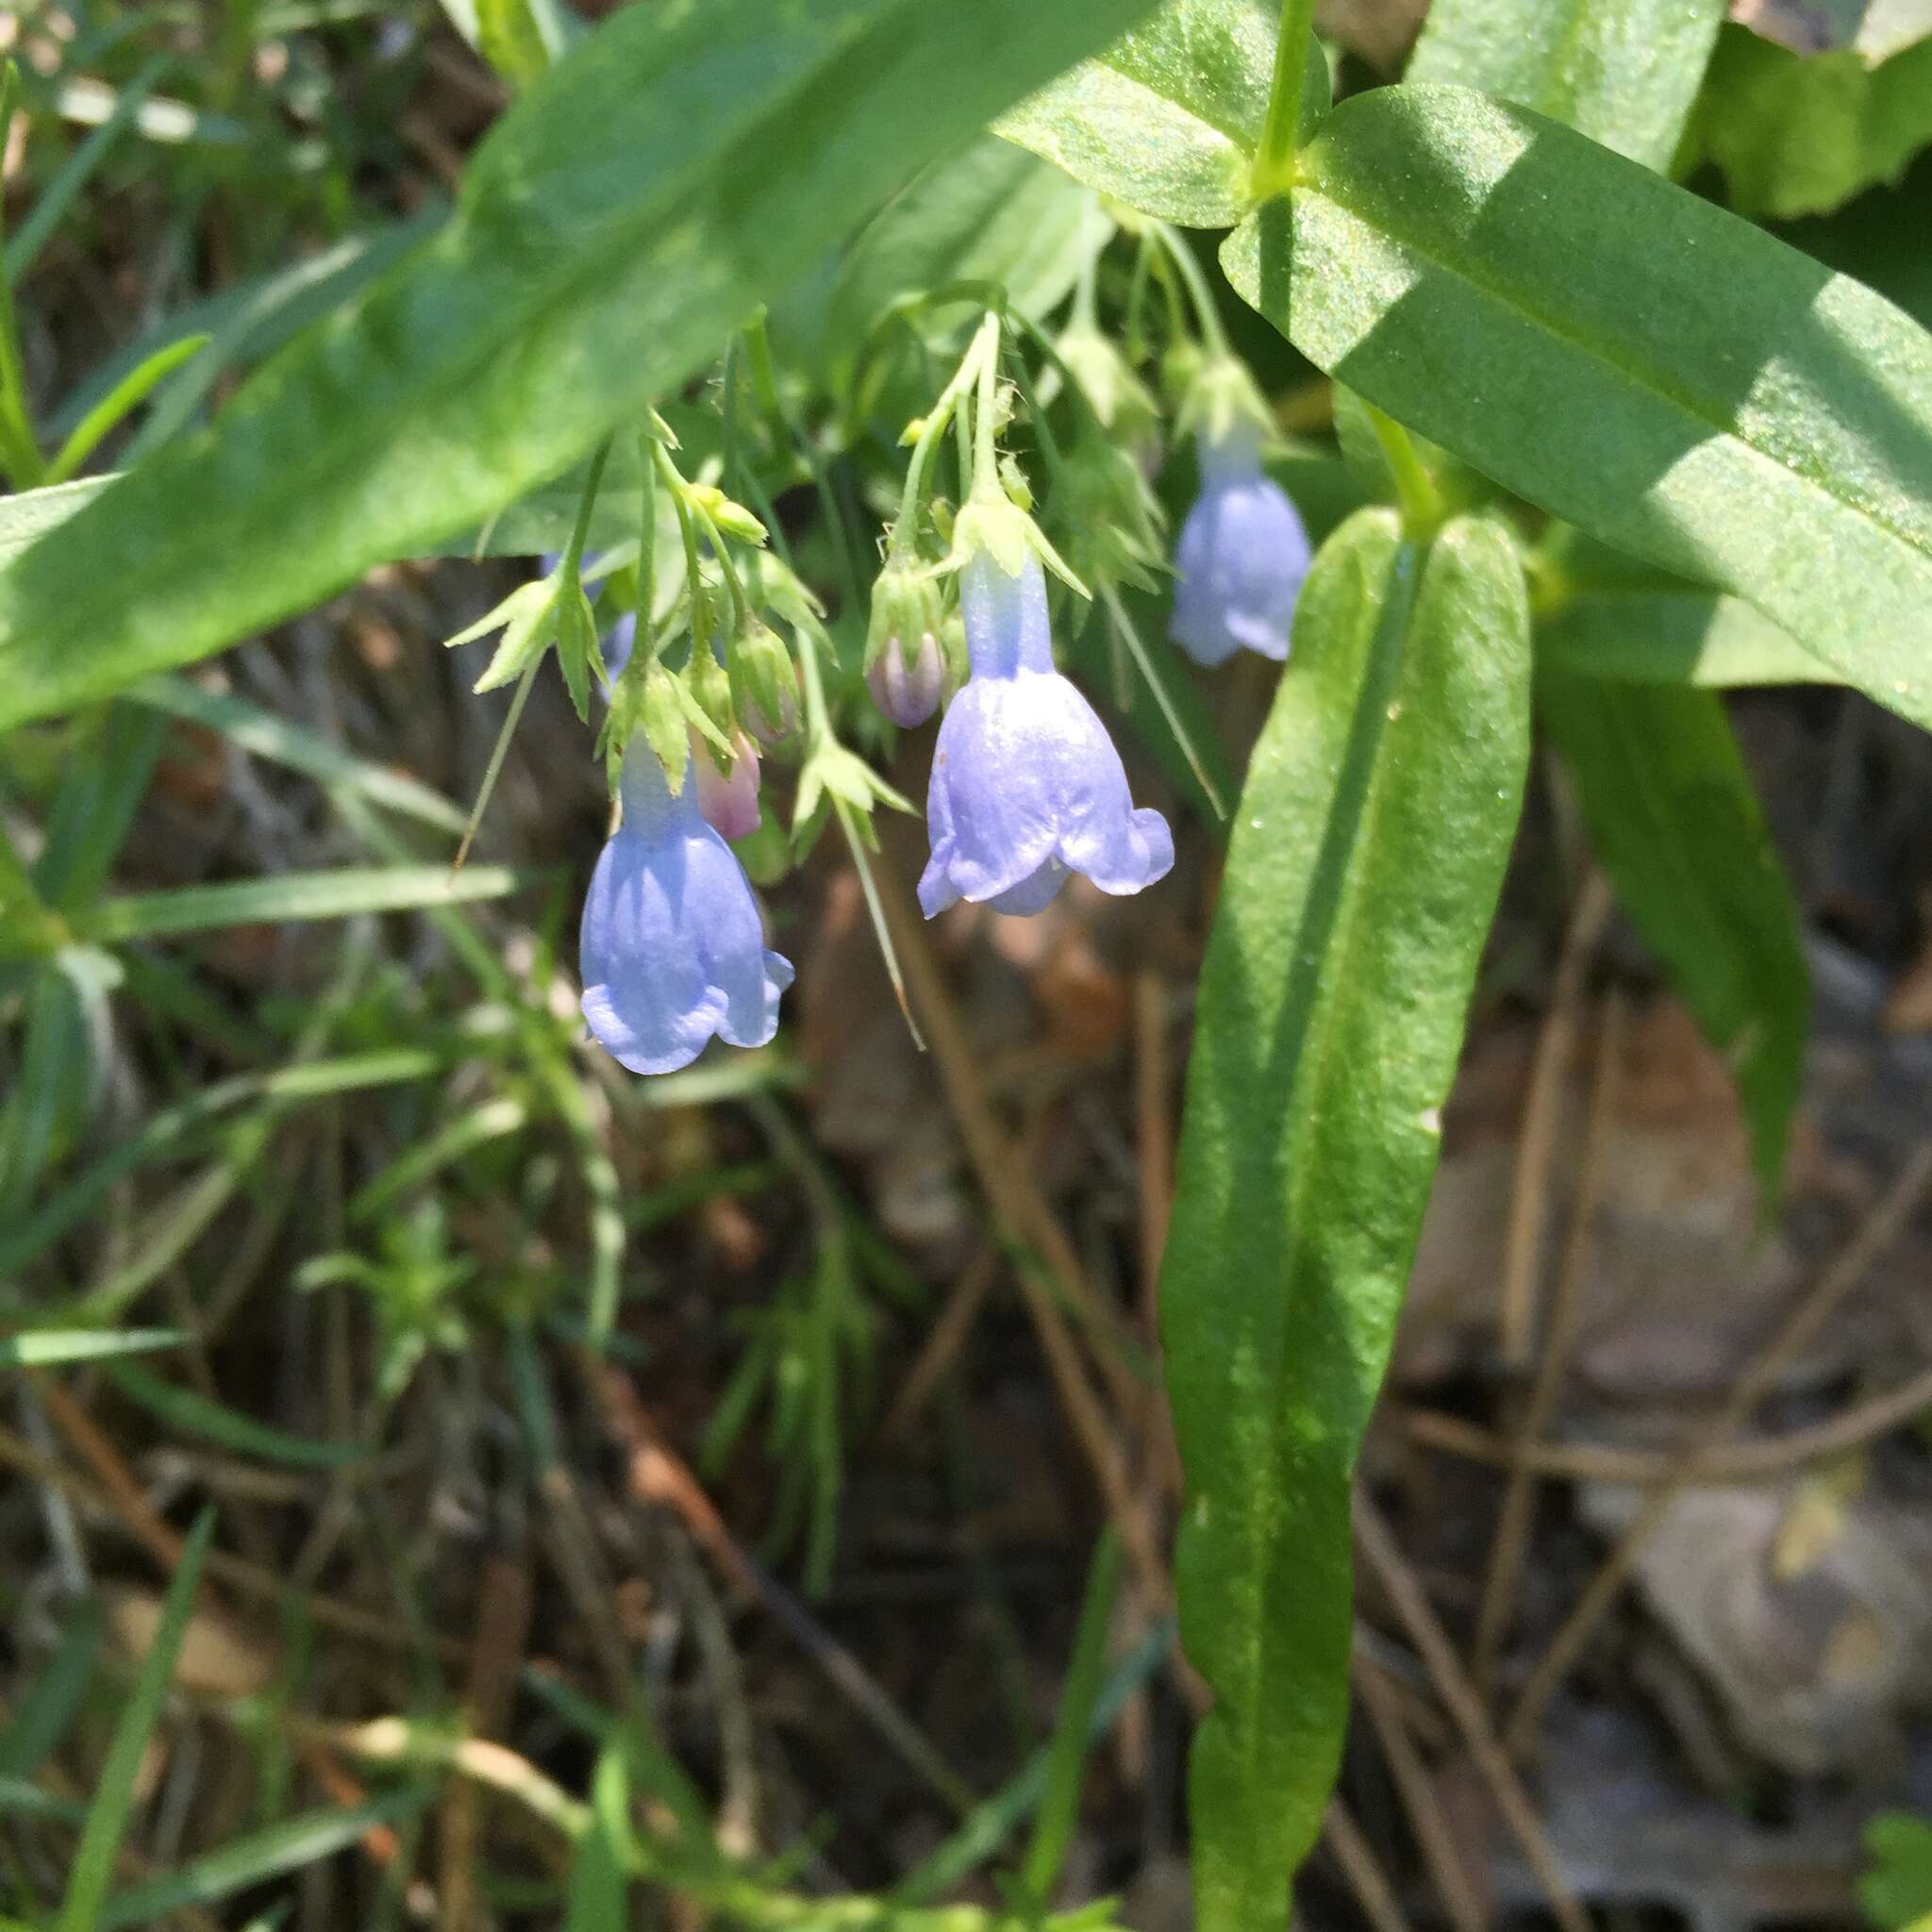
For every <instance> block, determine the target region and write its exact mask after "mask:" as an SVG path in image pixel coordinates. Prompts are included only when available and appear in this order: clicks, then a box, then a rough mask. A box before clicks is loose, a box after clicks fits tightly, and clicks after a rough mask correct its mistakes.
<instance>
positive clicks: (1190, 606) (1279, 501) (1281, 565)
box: [1167, 425, 1308, 665]
mask: <svg viewBox="0 0 1932 1932" xmlns="http://www.w3.org/2000/svg"><path fill="white" fill-rule="evenodd" d="M1260 450H1261V446H1260V439H1259V436H1258V434H1257V432H1256V431H1255V430H1254V429H1252V428H1251V427H1249V426H1247V425H1241V426H1239V427H1237V428H1235V429H1234V430H1233V431H1232V432H1231V433H1229V434H1228V435H1227V436H1225V437H1224V438H1223V439H1222V440H1221V441H1218V442H1209V441H1207V440H1206V439H1205V438H1204V439H1203V441H1202V443H1201V493H1200V495H1199V496H1198V497H1196V498H1195V499H1194V507H1193V508H1192V509H1191V510H1190V511H1189V512H1188V520H1187V522H1186V523H1185V524H1184V525H1182V526H1181V541H1180V547H1179V549H1178V550H1177V552H1176V553H1175V556H1174V568H1175V570H1176V572H1177V574H1178V575H1179V577H1180V583H1179V585H1178V586H1177V588H1176V589H1175V591H1174V616H1173V617H1172V618H1171V619H1170V620H1169V623H1168V626H1167V630H1168V635H1169V636H1170V637H1171V638H1173V639H1174V642H1175V643H1177V644H1179V645H1180V646H1181V647H1182V649H1183V650H1185V651H1186V652H1187V653H1188V655H1189V656H1190V657H1191V658H1193V659H1194V660H1195V661H1196V662H1197V663H1200V664H1207V665H1215V664H1221V663H1224V662H1225V661H1226V660H1227V659H1228V658H1231V657H1232V656H1233V655H1234V654H1235V652H1237V651H1239V650H1241V649H1243V648H1245V649H1247V650H1250V651H1258V652H1259V653H1260V654H1261V655H1262V657H1264V658H1276V659H1277V660H1278V659H1280V658H1286V657H1287V656H1288V642H1289V627H1290V625H1291V622H1292V620H1293V617H1294V605H1295V599H1296V598H1297V597H1298V596H1299V595H1300V594H1301V588H1302V580H1303V579H1304V578H1305V577H1306V576H1307V574H1308V533H1307V531H1306V530H1305V529H1303V527H1302V520H1301V518H1300V517H1299V516H1298V515H1297V514H1296V512H1295V507H1294V505H1293V504H1291V502H1290V501H1289V500H1288V496H1287V493H1286V492H1285V491H1283V490H1282V488H1281V486H1280V485H1279V484H1278V483H1276V482H1274V479H1273V478H1272V477H1269V476H1267V475H1263V474H1262V471H1261V454H1260Z"/></svg>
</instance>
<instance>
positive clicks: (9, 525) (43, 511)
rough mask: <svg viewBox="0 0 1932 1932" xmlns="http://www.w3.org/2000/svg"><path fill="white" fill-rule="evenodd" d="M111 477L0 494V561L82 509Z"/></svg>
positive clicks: (17, 552) (105, 485)
mask: <svg viewBox="0 0 1932 1932" xmlns="http://www.w3.org/2000/svg"><path fill="white" fill-rule="evenodd" d="M113 480H114V479H113V477H111V476H82V477H79V478H77V479H76V480H75V481H74V482H72V483H54V484H49V485H47V486H46V487H45V488H43V489H40V490H23V491H19V492H18V493H17V494H15V495H13V496H7V497H0V564H8V563H11V562H12V561H13V559H14V558H16V557H18V556H19V555H20V553H21V552H22V551H23V550H25V549H26V548H27V546H28V545H29V544H31V543H33V542H35V541H37V540H39V539H40V538H42V537H43V536H45V535H46V533H47V532H48V531H49V530H52V529H55V528H57V527H58V525H61V524H64V523H65V522H66V521H67V519H68V518H69V517H71V516H73V515H75V513H76V512H77V511H79V510H81V509H84V508H86V507H87V506H88V505H89V504H90V503H92V501H93V500H94V498H95V497H97V496H98V495H100V493H101V492H102V491H104V490H106V489H107V487H108V484H110V483H111V482H113Z"/></svg>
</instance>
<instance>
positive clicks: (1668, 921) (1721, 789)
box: [1538, 673, 1811, 1202]
mask: <svg viewBox="0 0 1932 1932" xmlns="http://www.w3.org/2000/svg"><path fill="white" fill-rule="evenodd" d="M1538 698H1539V708H1540V710H1541V716H1542V723H1543V727H1544V729H1545V730H1546V731H1547V732H1548V734H1549V736H1550V740H1551V741H1552V743H1554V744H1555V746H1556V748H1557V752H1558V754H1559V755H1560V756H1561V758H1562V760H1563V763H1564V766H1565V768H1566V769H1567V770H1568V772H1569V774H1570V776H1571V779H1572V781H1573V783H1574V786H1575V789H1576V799H1577V803H1578V805H1579V806H1581V808H1582V810H1583V817H1584V822H1585V824H1587V825H1588V826H1589V828H1590V837H1591V844H1592V845H1594V846H1595V848H1596V854H1597V857H1598V858H1600V859H1601V860H1602V861H1603V867H1604V871H1605V872H1606V873H1607V874H1608V875H1609V879H1610V883H1611V884H1612V885H1613V886H1614V887H1615V888H1616V891H1617V897H1618V899H1619V900H1620V901H1621V902H1622V904H1623V906H1624V910H1625V911H1626V912H1628V913H1629V915H1630V918H1631V920H1632V922H1633V923H1634V924H1636V926H1637V929H1638V931H1639V932H1641V934H1642V935H1643V937H1644V939H1645V941H1647V942H1648V943H1649V945H1650V947H1651V950H1652V951H1653V952H1655V953H1656V954H1657V957H1658V958H1660V959H1661V960H1662V961H1663V962H1664V964H1665V966H1666V967H1668V968H1669V970H1670V974H1671V978H1672V981H1673V982H1674V985H1675V986H1676V988H1677V991H1678V992H1679V993H1681V994H1682V996H1683V999H1684V1003H1685V1005H1686V1006H1688V1007H1689V1008H1691V1013H1692V1014H1693V1015H1694V1016H1695V1018H1696V1020H1697V1024H1699V1025H1700V1026H1701V1027H1702V1028H1703V1029H1704V1032H1705V1034H1706V1036H1707V1038H1708V1039H1709V1041H1710V1042H1711V1044H1712V1045H1713V1046H1715V1047H1716V1048H1717V1049H1718V1050H1719V1052H1721V1053H1722V1054H1723V1055H1724V1058H1725V1059H1726V1060H1727V1061H1728V1062H1729V1064H1730V1068H1731V1074H1732V1077H1733V1078H1734V1079H1735V1080H1736V1081H1737V1083H1738V1094H1739V1098H1740V1100H1741V1101H1742V1103H1743V1108H1744V1116H1745V1120H1746V1123H1747V1124H1748V1125H1749V1128H1750V1136H1751V1152H1752V1164H1753V1166H1754V1167H1755V1168H1756V1170H1757V1178H1758V1183H1759V1185H1760V1186H1761V1187H1762V1188H1763V1190H1764V1194H1765V1199H1766V1201H1767V1202H1770V1201H1771V1200H1773V1199H1774V1197H1775V1196H1776V1193H1777V1191H1778V1182H1779V1177H1780V1175H1781V1174H1782V1172H1783V1169H1784V1158H1785V1147H1786V1143H1787V1141H1788V1139H1789V1137H1790V1124H1791V1109H1792V1108H1793V1107H1794V1106H1795V1105H1796V1104H1797V1098H1798V1084H1799V1079H1800V1076H1801V1075H1802V1074H1803V1071H1804V1054H1805V1027H1806V1022H1807V1018H1808V1016H1809V1011H1810V1004H1811V996H1810V976H1809V974H1808V973H1807V969H1806V965H1805V945H1804V933H1803V929H1802V926H1801V924H1800V920H1799V914H1798V908H1797V905H1796V903H1795V902H1794V900H1793V899H1792V896H1791V889H1790V883H1789V882H1788V881H1787V879H1786V877H1785V872H1784V867H1783V865H1782V864H1781V863H1780V862H1779V860H1778V855H1777V849H1776V847H1775V846H1774V844H1773V843H1772V840H1771V833H1770V831H1769V829H1768V828H1767V826H1766V825H1765V823H1764V814H1763V812H1762V810H1761V809H1760V808H1759V807H1758V803H1757V792H1756V791H1754V790H1753V788H1752V784H1751V776H1750V774H1749V773H1748V772H1747V771H1746V770H1745V769H1744V760H1743V758H1741V756H1740V754H1739V751H1738V745H1737V741H1736V740H1735V739H1734V738H1733V737H1732V735H1731V726H1730V721H1729V720H1728V719H1727V718H1726V717H1725V716H1724V704H1723V701H1722V700H1721V699H1720V698H1718V697H1717V696H1716V695H1714V694H1713V693H1712V692H1709V691H1682V690H1668V689H1664V688H1662V687H1659V686H1655V685H1638V684H1606V683H1603V682H1601V681H1600V680H1598V679H1596V678H1580V677H1568V676H1564V675H1561V674H1560V673H1555V674H1546V675H1544V676H1543V677H1542V678H1541V681H1540V684H1539V687H1538Z"/></svg>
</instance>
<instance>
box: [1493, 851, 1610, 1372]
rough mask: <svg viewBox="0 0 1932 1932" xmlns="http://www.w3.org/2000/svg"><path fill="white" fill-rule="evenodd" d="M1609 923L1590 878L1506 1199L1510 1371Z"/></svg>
mask: <svg viewBox="0 0 1932 1932" xmlns="http://www.w3.org/2000/svg"><path fill="white" fill-rule="evenodd" d="M1609 916H1610V891H1609V888H1608V887H1607V885H1606V884H1605V883H1604V878H1603V874H1601V873H1598V872H1592V873H1591V874H1590V876H1589V877H1588V878H1587V879H1586V880H1585V881H1584V886H1583V891H1581V892H1580V893H1579V894H1578V895H1577V900H1576V909H1575V910H1574V913H1572V915H1571V919H1570V924H1569V928H1568V930H1567V931H1566V932H1565V933H1564V935H1563V951H1562V956H1561V958H1559V959H1558V960H1557V978H1556V984H1555V986H1554V988H1553V989H1552V991H1551V994H1550V1010H1549V1013H1548V1015H1547V1016H1546V1018H1545V1019H1544V1021H1543V1025H1542V1032H1541V1034H1540V1035H1539V1037H1538V1039H1537V1043H1536V1058H1535V1060H1534V1061H1533V1062H1532V1064H1531V1067H1530V1074H1529V1098H1528V1100H1527V1101H1526V1102H1525V1104H1524V1111H1523V1138H1522V1140H1521V1141H1519V1142H1518V1143H1517V1150H1516V1178H1515V1181H1514V1184H1513V1186H1512V1188H1511V1191H1510V1195H1509V1219H1508V1223H1507V1226H1506V1227H1505V1230H1504V1235H1503V1289H1502V1307H1501V1314H1500V1321H1501V1327H1502V1338H1501V1341H1502V1351H1503V1360H1504V1362H1505V1364H1506V1365H1507V1366H1508V1367H1510V1368H1523V1367H1524V1366H1526V1365H1527V1363H1528V1361H1529V1345H1530V1335H1531V1331H1532V1329H1533V1328H1534V1326H1535V1322H1536V1289H1537V1277H1538V1275H1539V1274H1541V1272H1542V1257H1543V1230H1544V1228H1545V1226H1546V1225H1547V1224H1548V1221H1549V1209H1550V1192H1551V1190H1550V1168H1551V1164H1552V1162H1553V1161H1554V1160H1555V1158H1556V1152H1557V1125H1558V1124H1559V1123H1560V1122H1561V1119H1562V1114H1563V1085H1564V1081H1565V1079H1566V1077H1567V1075H1568V1074H1569V1070H1570V1050H1571V1045H1572V1042H1573V1041H1574V1038H1575V1034H1576V1012H1577V1008H1578V1007H1579V1005H1580V1004H1581V1002H1582V998H1583V981H1584V975H1585V974H1586V973H1587V972H1588V971H1589V969H1590V960H1591V954H1592V953H1594V952H1595V950H1596V942H1597V940H1598V938H1599V937H1600V936H1601V935H1602V932H1603V929H1604V926H1605V924H1607V921H1608V919H1609Z"/></svg>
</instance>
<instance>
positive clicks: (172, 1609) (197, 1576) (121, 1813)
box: [54, 1510, 215, 1932]
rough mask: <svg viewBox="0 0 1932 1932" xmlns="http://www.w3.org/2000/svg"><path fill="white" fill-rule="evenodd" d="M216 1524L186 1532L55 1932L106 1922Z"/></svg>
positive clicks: (204, 1522) (202, 1519)
mask: <svg viewBox="0 0 1932 1932" xmlns="http://www.w3.org/2000/svg"><path fill="white" fill-rule="evenodd" d="M214 1527H215V1519H214V1512H213V1511H212V1510H204V1511H203V1512H202V1514H201V1515H200V1516H199V1517H198V1518H197V1519H196V1521H195V1524H194V1527H193V1529H192V1530H191V1531H190V1532H189V1537H188V1541H187V1542H186V1544H184V1545H183V1547H182V1551H181V1560H180V1561H179V1562H178V1563H176V1564H175V1574H174V1576H173V1577H172V1578H171V1579H170V1580H169V1584H168V1594H167V1597H166V1599H165V1600H164V1601H163V1603H162V1605H161V1618H160V1622H159V1624H158V1625H157V1626H156V1629H155V1634H154V1640H153V1641H152V1642H151V1643H150V1644H149V1645H148V1650H147V1655H146V1656H145V1657H142V1660H141V1669H140V1671H139V1673H138V1674H137V1675H136V1677H135V1680H134V1687H133V1689H132V1691H129V1693H128V1696H127V1701H126V1702H125V1704H124V1705H123V1706H122V1707H121V1714H120V1716H119V1718H118V1719H117V1720H116V1722H115V1724H114V1739H113V1742H112V1743H111V1744H110V1745H109V1746H108V1761H107V1763H106V1764H105V1765H104V1766H103V1767H102V1770H101V1775H100V1781H99V1783H98V1784H97V1785H96V1786H95V1787H94V1790H93V1794H92V1798H91V1799H90V1800H89V1803H88V1808H87V1823H86V1824H85V1825H84V1826H83V1827H82V1830H81V1834H80V1843H79V1844H78V1845H77V1846H76V1847H75V1854H74V1865H73V1869H72V1870H71V1871H70V1872H69V1874H68V1878H67V1891H66V1895H65V1896H64V1897H63V1898H62V1900H61V1902H60V1912H59V1916H58V1918H57V1919H56V1920H55V1922H54V1926H55V1932H96V1928H97V1927H98V1926H99V1925H100V1924H102V1923H103V1919H102V1913H103V1908H104V1907H105V1905H106V1901H107V1897H108V1890H109V1888H110V1887H111V1886H112V1884H113V1879H114V1855H115V1853H116V1852H117V1851H118V1850H119V1849H120V1845H121V1834H122V1832H123V1831H124V1830H125V1827H126V1824H127V1814H128V1812H129V1810H130V1808H131V1807H132V1806H133V1803H134V1782H135V1779H136V1778H137V1777H138V1776H139V1775H140V1773H141V1762H142V1756H143V1755H144V1753H145V1752H146V1750H147V1743H148V1737H149V1735H150V1733H151V1732H152V1731H153V1730H154V1727H155V1724H157V1722H158V1720H159V1718H160V1714H161V1702H162V1699H163V1698H164V1697H165V1696H166V1695H167V1691H168V1684H169V1681H170V1679H171V1678H172V1677H173V1676H174V1674H175V1656H176V1654H177V1653H178V1652H179V1650H180V1648H181V1639H182V1636H183V1635H184V1633H185V1632H186V1630H187V1627H188V1617H189V1612H190V1611H191V1610H192V1608H193V1607H194V1591H195V1588H196V1586H197V1585H198V1584H199V1583H200V1581H201V1566H202V1563H203V1562H204V1560H205V1559H206V1558H207V1556H208V1542H209V1540H210V1539H211V1538H212V1537H213V1535H214Z"/></svg>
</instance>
